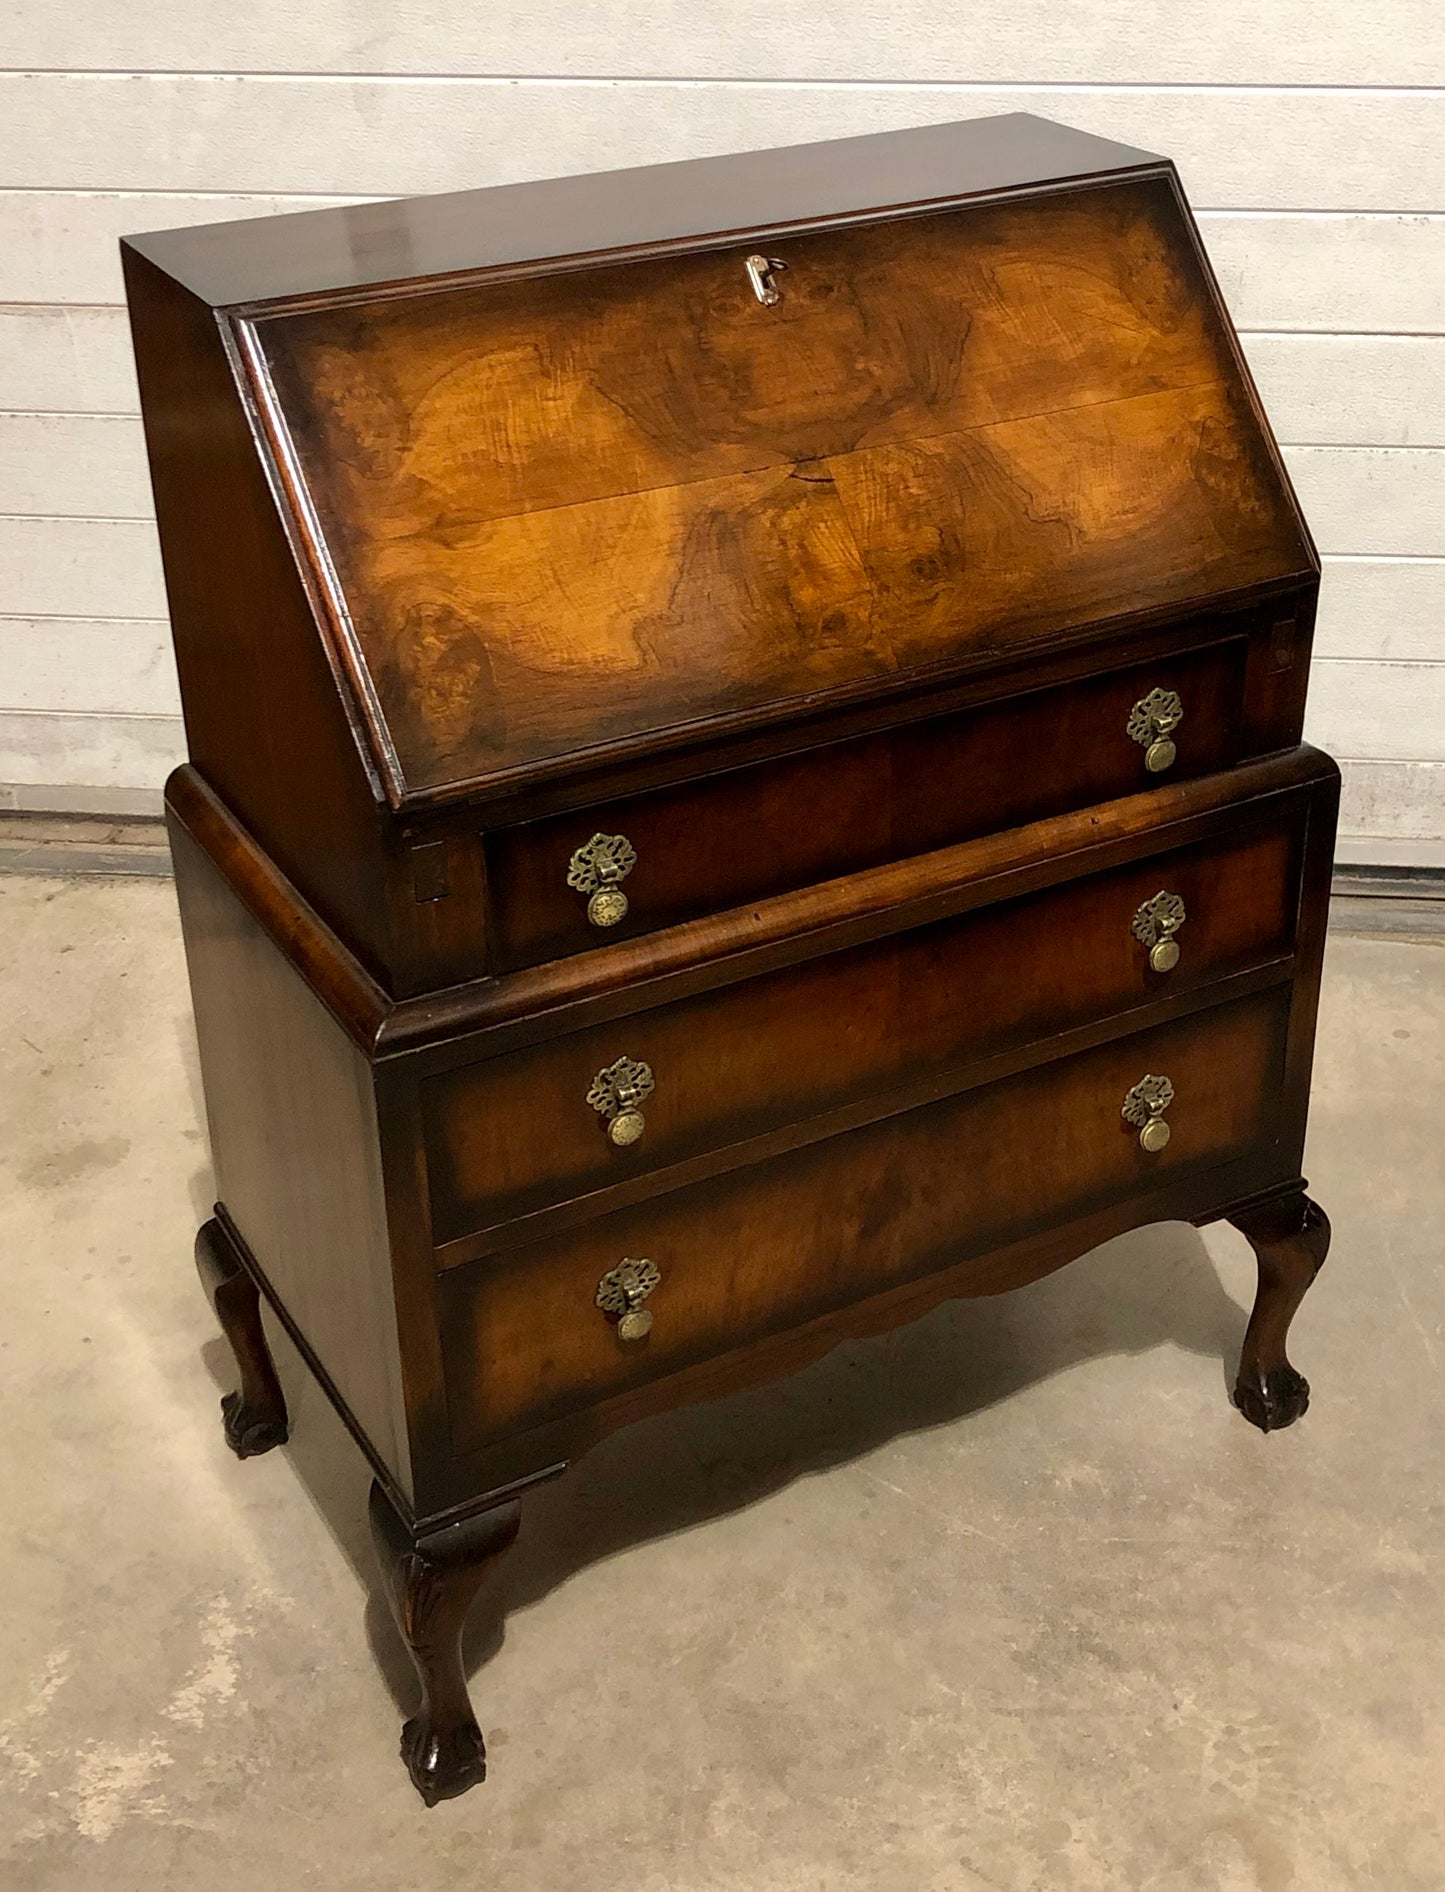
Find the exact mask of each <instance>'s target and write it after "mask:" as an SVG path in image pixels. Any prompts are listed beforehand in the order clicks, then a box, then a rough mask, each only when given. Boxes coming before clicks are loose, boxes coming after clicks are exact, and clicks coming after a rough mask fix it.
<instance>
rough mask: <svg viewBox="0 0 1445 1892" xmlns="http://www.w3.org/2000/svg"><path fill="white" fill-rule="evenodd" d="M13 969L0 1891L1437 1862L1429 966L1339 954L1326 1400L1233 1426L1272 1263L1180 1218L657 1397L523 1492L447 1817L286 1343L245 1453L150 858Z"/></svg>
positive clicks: (1441, 1511)
mask: <svg viewBox="0 0 1445 1892" xmlns="http://www.w3.org/2000/svg"><path fill="white" fill-rule="evenodd" d="M0 962H3V964H0V988H3V1018H4V1025H5V1029H4V1045H3V1056H4V1059H5V1064H6V1066H7V1072H6V1075H5V1077H4V1081H3V1086H0V1148H3V1165H4V1171H5V1189H4V1194H3V1203H0V1218H3V1231H4V1249H3V1254H4V1268H3V1289H0V1293H3V1297H4V1298H3V1331H0V1348H3V1359H0V1370H3V1377H0V1386H3V1389H4V1409H5V1420H4V1449H3V1454H0V1478H3V1492H0V1496H3V1503H4V1516H5V1518H6V1520H7V1523H8V1528H7V1529H6V1531H5V1532H4V1536H3V1548H0V1558H3V1565H0V1568H3V1573H4V1581H3V1591H0V1594H3V1597H4V1599H5V1611H4V1615H5V1630H4V1635H3V1649H4V1655H3V1662H4V1671H3V1675H4V1688H3V1696H0V1858H3V1860H4V1873H3V1883H4V1885H5V1886H6V1887H7V1888H8V1889H9V1892H41V1889H42V1888H44V1889H46V1892H49V1888H59V1887H65V1888H75V1887H83V1888H90V1887H96V1888H104V1889H105V1892H132V1889H134V1892H140V1889H141V1888H147V1892H168V1889H170V1888H177V1889H180V1888H184V1889H185V1892H193V1889H195V1888H200V1889H201V1892H231V1888H235V1889H236V1892H241V1889H242V1888H244V1889H245V1892H256V1889H257V1888H268V1889H274V1892H289V1888H291V1887H303V1886H318V1887H325V1888H327V1889H328V1892H363V1889H364V1888H366V1889H369V1888H373V1887H375V1888H380V1887H388V1888H390V1887H395V1886H398V1885H401V1886H417V1887H435V1886H448V1885H454V1886H468V1887H470V1886H478V1887H486V1888H488V1892H492V1888H497V1889H498V1892H510V1889H511V1888H526V1889H527V1892H554V1889H555V1892H618V1889H625V1892H704V1889H705V1888H706V1889H711V1888H720V1887H729V1888H734V1887H736V1888H745V1889H746V1892H849V1889H851V1888H858V1889H859V1892H865V1889H866V1892H933V1889H934V1888H945V1887H946V1888H950V1889H951V1892H954V1889H956V1892H985V1889H988V1888H993V1889H999V1888H1006V1889H1007V1892H1026V1889H1030V1892H1031V1889H1033V1888H1039V1889H1044V1888H1047V1892H1056V1889H1057V1888H1065V1887H1068V1888H1073V1887H1077V1888H1094V1887H1100V1888H1102V1887H1107V1888H1110V1889H1111V1892H1113V1889H1114V1888H1122V1889H1124V1892H1139V1889H1144V1888H1147V1889H1148V1892H1186V1889H1192V1888H1210V1889H1211V1892H1256V1889H1257V1892H1286V1889H1287V1888H1298V1889H1299V1892H1333V1889H1334V1888H1341V1889H1342V1892H1343V1888H1350V1889H1351V1892H1357V1889H1358V1888H1361V1887H1373V1886H1378V1887H1384V1888H1389V1889H1390V1892H1412V1889H1413V1888H1417V1887H1418V1888H1427V1887H1428V1888H1431V1889H1432V1892H1438V1888H1440V1887H1441V1886H1442V1885H1445V1656H1442V1642H1441V1638H1442V1632H1445V1398H1442V1379H1441V1361H1442V1357H1445V1274H1442V1270H1441V1268H1440V1265H1439V1256H1440V1230H1441V1227H1442V1225H1445V1173H1442V1170H1445V1139H1442V1133H1441V1124H1442V1116H1445V949H1442V946H1441V945H1439V944H1409V943H1403V942H1392V941H1385V940H1379V939H1362V938H1348V937H1345V938H1337V939H1336V940H1335V941H1334V943H1333V944H1332V947H1331V950H1330V958H1329V967H1328V976H1327V982H1326V1002H1325V1011H1324V1018H1323V1026H1322V1047H1321V1057H1320V1066H1319V1074H1318V1086H1317V1091H1316V1102H1315V1117H1314V1128H1313V1137H1312V1149H1311V1152H1310V1164H1309V1168H1310V1175H1311V1177H1312V1178H1313V1181H1314V1185H1315V1189H1316V1192H1317V1194H1318V1195H1319V1197H1320V1199H1321V1200H1322V1202H1323V1203H1324V1204H1325V1206H1326V1208H1327V1209H1328V1211H1329V1213H1330V1215H1331V1216H1332V1218H1333V1220H1334V1224H1335V1247H1334V1254H1333V1257H1332V1259H1331V1261H1330V1263H1329V1266H1328V1268H1327V1270H1326V1272H1325V1274H1324V1276H1323V1277H1322V1279H1321V1282H1320V1284H1319V1285H1318V1287H1317V1288H1316V1289H1315V1291H1314V1293H1313V1294H1312V1296H1311V1297H1310V1299H1309V1300H1308V1301H1307V1302H1306V1304H1305V1307H1304V1310H1303V1312H1302V1313H1301V1315H1300V1317H1299V1319H1298V1321H1297V1322H1296V1325H1295V1345H1294V1354H1295V1358H1296V1361H1297V1363H1298V1364H1299V1365H1300V1366H1301V1367H1302V1368H1303V1369H1304V1370H1305V1371H1306V1372H1307V1373H1308V1375H1309V1376H1310V1378H1311V1380H1312V1381H1313V1383H1314V1388H1315V1400H1316V1404H1315V1409H1314V1410H1313V1411H1312V1412H1311V1413H1310V1414H1309V1416H1308V1417H1307V1419H1306V1420H1305V1421H1304V1422H1303V1424H1301V1425H1300V1426H1298V1427H1296V1428H1295V1429H1294V1430H1293V1431H1291V1432H1288V1433H1284V1434H1281V1435H1276V1436H1274V1437H1272V1438H1268V1439H1266V1438H1263V1437H1261V1436H1260V1435H1259V1434H1258V1433H1256V1432H1254V1431H1252V1430H1251V1429H1250V1427H1249V1426H1247V1425H1246V1424H1245V1423H1244V1422H1243V1420H1241V1419H1240V1418H1239V1417H1238V1416H1237V1415H1236V1414H1234V1413H1233V1412H1231V1410H1230V1409H1229V1406H1228V1405H1227V1403H1226V1398H1225V1384H1226V1379H1227V1376H1228V1374H1229V1373H1230V1371H1231V1370H1232V1365H1233V1358H1234V1352H1235V1349H1236V1347H1237V1344H1238V1341H1239V1337H1240V1334H1241V1331H1242V1328H1243V1319H1244V1315H1243V1310H1244V1308H1245V1306H1246V1305H1247V1298H1248V1296H1249V1293H1250V1289H1251V1281H1250V1275H1251V1263H1250V1261H1249V1257H1248V1251H1247V1250H1246V1248H1245V1245H1244V1243H1243V1241H1242V1240H1241V1239H1240V1238H1239V1237H1238V1236H1236V1235H1234V1234H1233V1233H1232V1232H1231V1231H1229V1230H1227V1229H1225V1230H1223V1231H1222V1232H1221V1231H1218V1230H1211V1231H1210V1232H1209V1233H1208V1234H1207V1235H1205V1236H1204V1237H1203V1238H1201V1237H1200V1236H1198V1235H1196V1234H1195V1233H1193V1232H1192V1231H1190V1230H1188V1229H1185V1228H1182V1227H1179V1226H1174V1225H1169V1226H1165V1227H1161V1228H1156V1229H1151V1230H1145V1231H1142V1232H1140V1233H1138V1234H1135V1235H1133V1236H1130V1237H1127V1238H1125V1239H1123V1240H1120V1241H1117V1242H1114V1243H1111V1244H1110V1245H1109V1246H1108V1247H1107V1248H1105V1249H1101V1250H1099V1251H1098V1252H1097V1253H1095V1254H1094V1255H1092V1256H1089V1257H1087V1258H1086V1259H1084V1260H1083V1261H1080V1262H1078V1263H1076V1264H1075V1265H1074V1266H1073V1267H1072V1268H1070V1269H1067V1270H1065V1271H1064V1272H1063V1273H1061V1274H1059V1275H1056V1276H1054V1277H1053V1278H1052V1279H1051V1280H1049V1281H1047V1282H1043V1283H1040V1284H1039V1285H1038V1286H1036V1287H1035V1288H1032V1289H1029V1290H1027V1291H1026V1292H1024V1293H1021V1294H1019V1295H1017V1296H1014V1297H1012V1298H1010V1299H1005V1300H1000V1301H992V1302H974V1303H968V1304H963V1305H956V1306H954V1307H951V1308H946V1309H942V1310H940V1311H939V1312H938V1314H936V1315H935V1316H933V1317H931V1318H929V1319H928V1320H926V1321H923V1322H921V1323H920V1324H919V1325H917V1326H916V1327H913V1328H911V1329H909V1330H907V1331H905V1332H903V1333H901V1334H898V1335H896V1336H894V1337H893V1338H892V1339H890V1340H888V1341H886V1342H882V1343H875V1344H873V1345H870V1346H867V1347H855V1348H851V1349H846V1350H844V1351H841V1352H839V1353H837V1354H835V1355H834V1356H833V1357H832V1358H830V1359H829V1360H827V1361H825V1362H823V1363H821V1364H820V1365H819V1366H817V1367H815V1368H813V1369H811V1370H810V1371H809V1372H807V1373H806V1374H804V1375H802V1376H800V1377H799V1378H797V1379H796V1380H794V1381H792V1382H789V1383H787V1384H784V1385H781V1386H778V1387H774V1388H771V1389H768V1390H764V1391H761V1392H757V1393H755V1394H752V1395H749V1396H747V1397H743V1398H738V1399H735V1400H733V1401H731V1402H729V1403H727V1404H726V1405H719V1406H714V1407H711V1408H703V1409H698V1410H695V1411H692V1412H689V1413H685V1414H683V1415H680V1416H675V1417H673V1418H672V1419H670V1420H667V1421H665V1422H664V1421H656V1422H651V1423H649V1424H647V1425H644V1426H640V1427H637V1428H635V1429H633V1430H632V1431H630V1432H628V1433H625V1434H623V1435H621V1436H619V1437H618V1438H616V1439H614V1440H613V1441H612V1442H611V1443H610V1444H609V1445H608V1446H606V1447H605V1448H603V1449H602V1450H600V1451H598V1452H597V1453H595V1454H594V1455H593V1456H592V1457H591V1458H590V1459H589V1460H587V1461H586V1462H585V1463H584V1464H583V1465H582V1466H580V1467H579V1468H577V1470H576V1471H575V1472H574V1473H573V1474H572V1475H571V1477H570V1478H569V1479H567V1480H564V1481H562V1482H561V1483H560V1484H557V1485H554V1486H551V1487H549V1488H548V1489H547V1490H545V1491H543V1492H542V1493H539V1494H538V1495H537V1496H536V1497H535V1499H534V1501H533V1502H532V1503H531V1505H530V1507H529V1509H528V1512H527V1514H526V1518H525V1522H524V1525H523V1533H522V1538H521V1540H520V1542H519V1544H518V1547H517V1550H516V1551H515V1552H514V1553H513V1556H512V1558H511V1560H510V1561H509V1562H508V1563H506V1564H504V1566H503V1567H502V1569H501V1571H499V1572H498V1574H497V1576H496V1577H495V1579H494V1580H493V1583H492V1586H491V1587H490V1589H489V1590H487V1591H486V1592H484V1595H483V1598H482V1601H481V1602H480V1603H479V1606H478V1609H477V1611H476V1622H475V1625H474V1627H475V1631H476V1638H475V1642H474V1646H473V1650H472V1658H473V1663H474V1668H475V1678H474V1692H475V1695H476V1697H477V1700H478V1703H479V1706H480V1710H481V1719H482V1723H483V1726H484V1728H485V1729H486V1731H487V1736H488V1742H489V1746H490V1749H491V1755H492V1778H491V1779H490V1780H489V1781H488V1783H487V1784H486V1785H485V1786H484V1787H482V1788H481V1789H479V1790H478V1791H477V1792H475V1793H473V1794H471V1795H469V1796H468V1797H467V1798H465V1799H463V1800H460V1801H456V1802H453V1803H450V1804H448V1805H444V1806H442V1807H440V1808H439V1809H437V1810H436V1811H435V1812H432V1813H428V1812H427V1811H426V1810H425V1809H424V1808H423V1807H422V1805H421V1803H420V1802H419V1801H418V1800H417V1799H416V1797H415V1795H414V1794H413V1792H412V1789H411V1787H410V1786H409V1784H408V1783H407V1781H406V1779H405V1776H404V1774H403V1772H402V1770H401V1767H400V1764H399V1762H398V1761H397V1758H396V1740H397V1726H398V1707H397V1702H398V1700H400V1701H401V1702H403V1703H409V1700H410V1682H409V1679H408V1677H409V1670H408V1668H407V1665H406V1661H405V1657H404V1655H403V1654H402V1653H401V1651H400V1649H399V1646H398V1644H397V1642H396V1639H395V1637H394V1635H393V1634H392V1632H391V1630H390V1627H389V1625H388V1623H387V1621H386V1618H385V1615H384V1612H383V1610H382V1609H381V1607H380V1606H379V1604H378V1602H377V1600H376V1597H375V1586H374V1580H373V1574H372V1567H371V1560H370V1552H369V1548H368V1546H367V1543H366V1540H365V1537H364V1533H363V1529H362V1525H361V1518H362V1511H363V1496H364V1490H365V1483H366V1480H365V1476H364V1474H363V1472H362V1470H361V1467H360V1464H359V1462H358V1460H357V1456H356V1454H355V1452H354V1450H353V1448H352V1447H351V1446H350V1444H349V1442H348V1441H347V1439H346V1438H345V1436H344V1434H343V1433H342V1432H341V1429H340V1426H339V1424H338V1423H337V1422H336V1421H335V1420H334V1419H333V1418H332V1417H331V1415H330V1413H329V1412H328V1411H327V1410H326V1409H325V1408H324V1407H323V1405H322V1404H321V1401H320V1399H319V1396H318V1395H317V1394H316V1393H315V1392H314V1390H312V1389H311V1387H310V1386H309V1385H308V1383H307V1382H306V1381H305V1379H304V1377H303V1376H302V1375H301V1374H300V1372H299V1371H298V1369H297V1366H296V1362H295V1361H294V1358H292V1357H291V1356H290V1355H289V1354H287V1353H285V1352H284V1351H281V1350H280V1349H278V1352H280V1358H281V1367H282V1373H283V1377H284V1378H285V1379H286V1381H287V1385H288V1389H289V1391H290V1393H291V1397H292V1411H293V1416H294V1419H295V1422H296V1433H297V1436H296V1439H295V1443H294V1445H293V1447H292V1448H290V1449H288V1451H287V1452H285V1453H276V1454H273V1455H272V1456H270V1457H268V1458H265V1459H262V1460H259V1461H256V1462H252V1463H249V1464H240V1463H238V1462H237V1461H236V1460H235V1459H233V1458H232V1457H231V1456H230V1454H229V1453H228V1452H227V1451H226V1449H225V1447H224V1446H223V1444H222V1440H221V1431H220V1424H219V1419H218V1416H217V1412H216V1402H217V1396H218V1392H219V1391H220V1390H221V1389H222V1388H224V1387H225V1386H228V1385H229V1383H230V1382H229V1377H228V1366H227V1361H226V1356H225V1354H224V1352H223V1350H222V1346H221V1343H220V1342H219V1340H218V1339H217V1338H216V1334H215V1329H214V1327H213V1325H212V1321H211V1316H210V1311H209V1309H208V1308H207V1306H206V1305H205V1303H204V1301H203V1299H202V1297H201V1293H200V1290H199V1288H198V1286H197V1284H196V1281H195V1278H194V1275H193V1273H192V1269H191V1262H190V1255H189V1249H190V1241H191V1234H192V1230H193V1227H194V1225H195V1223H196V1221H197V1220H198V1218H200V1217H201V1216H203V1215H204V1214H205V1213H206V1211H207V1208H208V1205H209V1203H210V1199H211V1196H210V1187H209V1182H208V1178H207V1169H206V1147H205V1140H204V1135H203V1132H202V1128H201V1124H202V1118H201V1104H200V1096H199V1091H198V1085H197V1078H196V1071H195V1065H194V1059H193V1053H192V1048H191V1035H190V1025H189V1018H188V1011H187V997H186V987H185V978H184V972H183V968H182V961H181V951H180V943H179V937H178V929H177V925H176V919H175V911H174V903H173V897H172V892H171V889H170V887H169V886H168V885H166V884H164V883H162V882H156V881H152V882H144V881H101V880H59V881H57V880H41V879H29V878H14V879H10V880H7V881H0ZM499 1625H504V1627H500V1626H499Z"/></svg>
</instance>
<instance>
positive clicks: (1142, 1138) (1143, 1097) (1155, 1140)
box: [1119, 1071, 1174, 1156]
mask: <svg viewBox="0 0 1445 1892" xmlns="http://www.w3.org/2000/svg"><path fill="white" fill-rule="evenodd" d="M1173 1102H1174V1086H1173V1085H1172V1084H1171V1083H1170V1081H1169V1079H1168V1078H1167V1077H1162V1076H1156V1074H1155V1073H1154V1072H1152V1071H1151V1072H1149V1074H1148V1075H1147V1076H1145V1077H1141V1078H1140V1079H1139V1082H1138V1083H1137V1084H1135V1085H1134V1086H1133V1088H1132V1089H1131V1090H1130V1091H1129V1093H1128V1095H1127V1096H1126V1097H1125V1099H1124V1103H1123V1107H1122V1109H1121V1110H1120V1112H1119V1115H1120V1116H1121V1117H1122V1118H1123V1119H1124V1121H1125V1123H1132V1124H1133V1125H1134V1128H1135V1129H1136V1130H1137V1131H1138V1132H1139V1147H1140V1149H1141V1150H1145V1151H1147V1153H1148V1154H1149V1155H1150V1156H1157V1155H1158V1154H1159V1152H1160V1150H1162V1149H1163V1148H1164V1146H1165V1144H1166V1143H1167V1142H1168V1141H1169V1125H1168V1124H1167V1123H1165V1121H1164V1112H1165V1111H1166V1110H1167V1109H1168V1108H1169V1106H1170V1105H1171V1104H1172V1103H1173Z"/></svg>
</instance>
